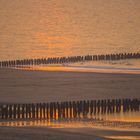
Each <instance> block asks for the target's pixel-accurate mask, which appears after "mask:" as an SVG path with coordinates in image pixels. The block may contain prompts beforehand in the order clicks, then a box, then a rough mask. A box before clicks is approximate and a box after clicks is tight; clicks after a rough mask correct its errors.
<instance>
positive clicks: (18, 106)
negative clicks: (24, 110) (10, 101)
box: [17, 104, 20, 119]
mask: <svg viewBox="0 0 140 140" xmlns="http://www.w3.org/2000/svg"><path fill="white" fill-rule="evenodd" d="M17 118H18V119H20V104H18V105H17Z"/></svg>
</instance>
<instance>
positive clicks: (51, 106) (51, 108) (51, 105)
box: [50, 103, 53, 119]
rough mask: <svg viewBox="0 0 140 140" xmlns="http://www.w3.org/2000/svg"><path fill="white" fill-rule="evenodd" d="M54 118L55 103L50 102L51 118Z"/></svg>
mask: <svg viewBox="0 0 140 140" xmlns="http://www.w3.org/2000/svg"><path fill="white" fill-rule="evenodd" d="M52 118H53V104H52V103H50V119H52Z"/></svg>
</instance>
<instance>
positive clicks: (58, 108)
mask: <svg viewBox="0 0 140 140" xmlns="http://www.w3.org/2000/svg"><path fill="white" fill-rule="evenodd" d="M57 110H58V120H59V119H60V118H61V109H60V104H59V103H58V102H57Z"/></svg>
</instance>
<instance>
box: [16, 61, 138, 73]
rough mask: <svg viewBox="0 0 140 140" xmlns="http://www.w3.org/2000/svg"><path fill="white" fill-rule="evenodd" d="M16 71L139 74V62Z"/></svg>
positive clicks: (56, 66) (108, 62)
mask: <svg viewBox="0 0 140 140" xmlns="http://www.w3.org/2000/svg"><path fill="white" fill-rule="evenodd" d="M17 69H23V70H43V71H73V72H76V71H77V72H99V73H128V74H140V60H139V59H134V60H120V61H84V62H77V63H66V64H48V65H44V64H42V65H37V66H21V67H18V68H17Z"/></svg>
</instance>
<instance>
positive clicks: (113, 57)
mask: <svg viewBox="0 0 140 140" xmlns="http://www.w3.org/2000/svg"><path fill="white" fill-rule="evenodd" d="M139 58H140V53H118V54H102V55H85V56H70V57H51V58H40V59H23V60H6V61H0V67H17V66H25V65H26V66H27V65H28V66H31V65H40V64H63V63H75V62H83V61H100V60H123V59H139Z"/></svg>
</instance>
